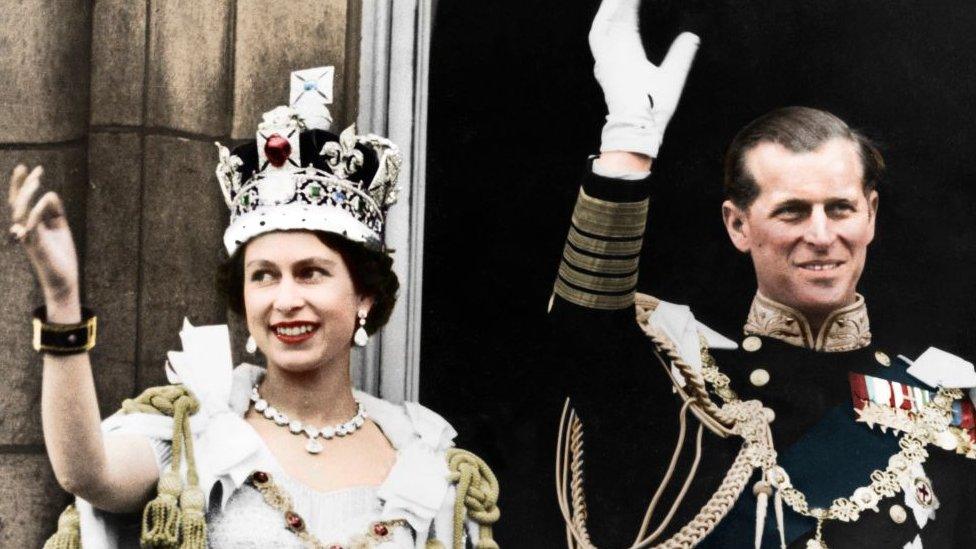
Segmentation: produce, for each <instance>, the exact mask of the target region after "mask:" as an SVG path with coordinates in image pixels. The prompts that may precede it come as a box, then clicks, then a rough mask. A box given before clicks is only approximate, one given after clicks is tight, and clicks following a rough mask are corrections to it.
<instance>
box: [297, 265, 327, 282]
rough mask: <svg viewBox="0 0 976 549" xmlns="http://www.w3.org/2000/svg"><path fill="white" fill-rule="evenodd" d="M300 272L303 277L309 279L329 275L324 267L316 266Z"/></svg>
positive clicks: (312, 279) (317, 278) (318, 278)
mask: <svg viewBox="0 0 976 549" xmlns="http://www.w3.org/2000/svg"><path fill="white" fill-rule="evenodd" d="M300 274H301V277H302V278H303V279H305V280H311V281H316V280H320V279H322V278H324V277H326V276H329V273H328V272H327V271H326V270H325V269H320V268H318V267H312V268H309V269H305V270H303V271H302V272H301V273H300Z"/></svg>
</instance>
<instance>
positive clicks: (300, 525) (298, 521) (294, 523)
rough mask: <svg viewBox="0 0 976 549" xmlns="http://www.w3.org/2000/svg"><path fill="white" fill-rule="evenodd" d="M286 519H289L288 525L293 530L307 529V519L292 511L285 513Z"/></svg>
mask: <svg viewBox="0 0 976 549" xmlns="http://www.w3.org/2000/svg"><path fill="white" fill-rule="evenodd" d="M285 520H286V521H288V527H289V528H291V529H292V530H304V529H305V521H303V520H302V517H300V516H298V515H296V514H295V513H292V512H291V511H288V512H287V513H285Z"/></svg>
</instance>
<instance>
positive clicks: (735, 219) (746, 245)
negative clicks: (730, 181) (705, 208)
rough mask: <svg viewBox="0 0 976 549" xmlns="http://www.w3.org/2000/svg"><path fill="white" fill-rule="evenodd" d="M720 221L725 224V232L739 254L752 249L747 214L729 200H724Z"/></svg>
mask: <svg viewBox="0 0 976 549" xmlns="http://www.w3.org/2000/svg"><path fill="white" fill-rule="evenodd" d="M722 221H723V222H724V223H725V230H726V231H728V232H729V238H730V239H731V240H732V245H733V246H735V248H736V249H737V250H739V251H740V252H743V253H745V252H748V251H749V249H750V248H751V247H752V242H751V240H750V238H749V216H748V212H747V211H745V210H742V209H740V208H739V207H738V206H736V205H735V204H734V203H733V202H732V201H731V200H726V201H725V202H723V203H722Z"/></svg>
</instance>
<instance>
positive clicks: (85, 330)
mask: <svg viewBox="0 0 976 549" xmlns="http://www.w3.org/2000/svg"><path fill="white" fill-rule="evenodd" d="M97 327H98V317H96V316H95V313H93V312H92V311H91V310H90V309H87V308H85V307H82V308H81V322H78V323H76V324H52V323H49V322H47V308H46V307H38V308H37V309H35V310H34V340H33V347H34V350H35V351H37V352H39V353H48V354H52V355H73V354H77V353H87V352H88V351H90V350H91V349H92V347H94V346H95V335H96V333H97Z"/></svg>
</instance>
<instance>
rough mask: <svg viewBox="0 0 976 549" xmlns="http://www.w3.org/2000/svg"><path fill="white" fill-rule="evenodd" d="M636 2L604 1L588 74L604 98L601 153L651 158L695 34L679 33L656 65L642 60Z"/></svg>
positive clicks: (592, 35)
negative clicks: (604, 116) (615, 152)
mask: <svg viewBox="0 0 976 549" xmlns="http://www.w3.org/2000/svg"><path fill="white" fill-rule="evenodd" d="M639 5H640V0H604V1H603V3H602V4H601V5H600V9H599V11H597V13H596V17H595V18H593V26H592V27H591V28H590V51H592V52H593V58H594V59H595V60H596V65H595V66H594V68H593V73H594V74H595V75H596V79H597V82H599V83H600V87H601V88H603V96H604V98H605V99H606V102H607V110H608V114H607V123H606V124H605V125H604V126H603V136H602V141H601V144H600V151H601V152H603V151H629V152H635V153H641V154H646V155H648V156H650V157H652V158H653V157H656V156H657V151H658V149H659V148H660V147H661V141H662V140H663V139H664V130H665V128H667V126H668V121H669V120H671V115H673V114H674V111H675V109H676V108H677V106H678V99H680V98H681V90H682V88H684V85H685V79H686V78H687V77H688V71H689V70H690V69H691V63H692V61H693V60H694V59H695V53H696V52H697V51H698V42H699V39H698V36H696V35H694V34H692V33H690V32H683V33H681V34H680V35H679V36H678V37H677V38H676V39H675V40H674V42H673V43H672V44H671V48H670V49H669V50H668V54H667V55H666V56H665V57H664V61H663V62H661V66H660V67H657V66H654V65H653V64H651V62H650V61H648V60H647V54H646V53H644V46H643V44H642V43H641V38H640V31H639V29H638V23H637V8H638V7H639Z"/></svg>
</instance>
